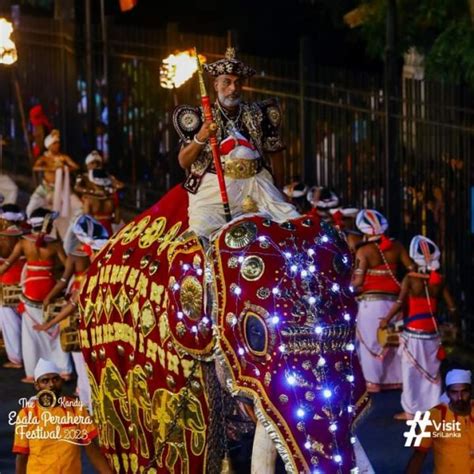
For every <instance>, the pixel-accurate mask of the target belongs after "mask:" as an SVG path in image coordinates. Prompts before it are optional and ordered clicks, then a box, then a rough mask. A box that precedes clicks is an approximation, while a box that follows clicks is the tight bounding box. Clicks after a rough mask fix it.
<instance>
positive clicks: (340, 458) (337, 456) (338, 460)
mask: <svg viewBox="0 0 474 474" xmlns="http://www.w3.org/2000/svg"><path fill="white" fill-rule="evenodd" d="M334 462H337V463H338V464H340V463H341V462H342V456H341V455H340V454H336V455H335V456H334Z"/></svg>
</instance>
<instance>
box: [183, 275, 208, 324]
mask: <svg viewBox="0 0 474 474" xmlns="http://www.w3.org/2000/svg"><path fill="white" fill-rule="evenodd" d="M202 293H203V289H202V285H201V283H200V282H199V280H198V279H197V278H196V277H194V276H187V277H185V278H184V279H183V281H182V283H181V288H180V292H179V299H180V302H181V309H182V311H183V313H184V314H185V315H186V316H187V317H188V318H190V319H193V320H197V319H199V317H200V316H201V312H202V299H203V297H202Z"/></svg>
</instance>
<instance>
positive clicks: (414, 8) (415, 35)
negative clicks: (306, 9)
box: [359, 0, 474, 85]
mask: <svg viewBox="0 0 474 474" xmlns="http://www.w3.org/2000/svg"><path fill="white" fill-rule="evenodd" d="M359 4H360V5H364V4H365V5H367V9H366V11H367V14H366V15H365V18H364V22H363V24H362V26H361V32H362V35H363V37H364V39H365V41H366V43H367V50H368V52H369V54H371V55H372V56H376V57H383V53H384V49H385V19H386V14H387V1H386V0H361V1H360V2H359ZM473 10H474V2H473V1H472V0H398V1H397V30H398V31H397V43H398V44H397V53H398V54H399V55H400V56H401V55H402V54H403V53H405V52H406V51H408V49H409V48H410V47H411V46H414V47H416V49H417V50H418V51H419V52H420V53H422V54H424V56H425V65H426V72H427V74H428V76H430V77H432V78H437V79H445V80H450V81H456V82H458V81H466V82H468V83H469V84H471V85H474V22H473V15H474V11H473Z"/></svg>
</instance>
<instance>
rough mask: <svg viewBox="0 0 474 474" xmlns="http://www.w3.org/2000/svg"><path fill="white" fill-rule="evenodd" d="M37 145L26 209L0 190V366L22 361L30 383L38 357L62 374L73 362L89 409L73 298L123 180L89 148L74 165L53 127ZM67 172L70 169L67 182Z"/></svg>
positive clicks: (109, 223)
mask: <svg viewBox="0 0 474 474" xmlns="http://www.w3.org/2000/svg"><path fill="white" fill-rule="evenodd" d="M44 146H45V152H44V153H43V154H42V155H40V156H39V157H38V158H37V160H36V162H35V165H34V170H35V171H42V172H43V180H42V182H41V184H40V185H39V186H38V187H37V188H36V190H35V191H34V193H33V194H32V195H31V198H30V200H29V203H28V205H27V207H26V210H25V211H23V210H22V209H21V208H20V207H19V206H18V205H16V204H14V203H7V202H3V201H4V198H3V196H2V197H1V201H2V204H3V205H2V206H1V209H0V258H1V260H0V262H1V265H0V284H1V285H0V289H1V300H0V315H1V317H0V327H1V331H2V337H3V342H4V345H5V351H6V354H7V357H8V362H6V363H5V364H4V367H6V368H11V369H21V368H23V369H24V371H25V377H24V378H23V379H22V381H23V382H25V383H33V382H34V370H35V367H36V365H37V363H38V361H39V360H40V359H44V360H49V361H54V363H55V364H56V366H57V367H58V368H59V370H60V374H61V377H62V378H63V379H65V380H69V379H71V378H73V375H74V367H75V372H76V374H77V393H78V395H79V397H80V399H81V401H82V402H83V403H84V404H85V405H86V406H88V407H89V408H90V407H91V400H90V388H89V383H88V380H87V373H86V370H85V364H84V359H83V357H82V354H81V352H80V348H79V340H78V334H77V329H78V311H77V307H76V299H77V295H78V291H79V288H80V285H81V279H82V278H83V276H84V275H85V272H86V271H87V268H88V267H89V265H90V263H91V259H92V258H93V256H94V253H95V252H97V251H98V250H99V249H100V248H101V246H103V245H104V244H105V243H106V242H107V239H108V238H109V237H110V236H111V235H112V234H113V232H114V230H117V229H118V228H119V227H120V220H121V218H120V213H119V206H118V195H117V194H118V191H119V190H120V189H122V188H123V183H121V182H120V181H118V180H117V179H115V178H114V177H113V176H111V175H109V174H108V173H107V171H106V170H105V169H104V163H103V159H102V157H101V155H100V154H99V153H98V152H96V151H93V152H91V153H90V154H89V155H88V156H87V157H86V159H85V162H84V167H85V169H86V171H85V172H83V173H81V172H79V168H80V166H79V165H78V164H76V163H75V162H74V161H73V160H72V159H71V158H70V157H69V156H67V155H65V154H63V153H61V151H60V135H59V132H58V131H56V130H53V131H52V132H51V134H49V135H48V136H46V138H45V140H44ZM72 172H77V179H76V181H75V185H74V186H71V182H70V173H72ZM61 267H63V268H64V271H63V274H62V276H61V274H60V273H59V274H58V268H59V271H60V268H61ZM63 320H65V323H62V327H61V328H60V327H59V326H58V323H59V322H60V321H63ZM72 360H73V361H74V366H73V364H72Z"/></svg>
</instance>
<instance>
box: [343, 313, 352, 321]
mask: <svg viewBox="0 0 474 474" xmlns="http://www.w3.org/2000/svg"><path fill="white" fill-rule="evenodd" d="M344 320H345V321H350V320H351V315H350V314H349V313H344Z"/></svg>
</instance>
